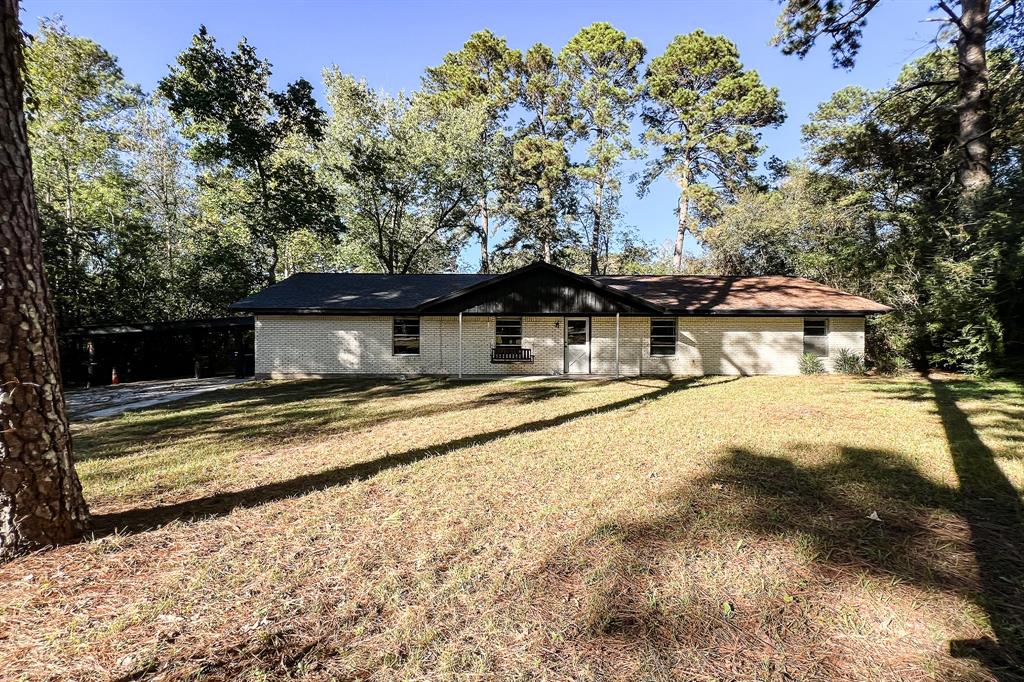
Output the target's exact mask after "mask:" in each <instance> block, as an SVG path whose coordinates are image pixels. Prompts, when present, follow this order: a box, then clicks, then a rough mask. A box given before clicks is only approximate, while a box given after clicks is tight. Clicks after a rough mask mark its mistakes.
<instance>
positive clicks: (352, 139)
mask: <svg viewBox="0 0 1024 682" xmlns="http://www.w3.org/2000/svg"><path fill="white" fill-rule="evenodd" d="M324 80H325V82H326V85H327V100H328V102H329V103H330V106H331V110H332V116H331V121H330V125H329V127H328V139H327V141H326V142H325V145H324V153H325V155H326V156H325V162H326V163H325V166H326V168H325V173H327V174H328V175H329V176H330V177H331V178H332V185H333V186H334V188H335V191H336V192H337V196H338V201H339V205H340V207H341V211H342V214H343V216H344V218H345V222H346V225H347V226H348V229H349V233H348V235H347V241H348V242H349V243H350V244H353V245H355V246H357V247H358V248H359V249H360V250H362V251H363V253H365V254H367V256H368V257H369V258H370V259H371V260H372V262H373V264H374V265H375V267H376V268H379V269H380V270H383V271H384V272H388V273H408V272H423V271H436V270H446V269H453V268H454V267H455V265H456V262H457V258H458V254H459V251H460V249H461V247H462V245H463V244H464V243H465V241H466V239H467V238H468V237H469V235H470V234H471V233H472V230H473V223H472V215H473V210H474V207H475V206H476V202H477V200H478V199H479V195H478V193H477V190H478V189H479V185H478V184H477V181H478V180H479V175H478V174H477V173H476V166H475V165H474V163H473V159H474V155H475V154H476V152H477V147H478V144H479V140H480V137H481V134H482V133H483V131H484V130H485V129H486V127H487V125H488V122H489V112H488V111H487V109H486V107H485V106H483V105H482V104H481V103H476V104H472V105H467V106H460V107H456V106H451V105H439V104H438V103H437V102H429V103H428V102H426V101H424V100H422V99H420V100H413V99H410V98H408V97H406V96H404V95H401V94H400V95H398V96H396V97H389V96H387V95H385V94H382V93H376V92H373V91H371V90H370V89H369V88H368V87H367V85H366V83H365V82H362V81H358V80H356V79H354V78H352V77H351V76H348V75H345V74H343V73H341V71H340V70H339V69H338V68H337V67H333V68H331V69H329V70H327V71H326V73H325V74H324Z"/></svg>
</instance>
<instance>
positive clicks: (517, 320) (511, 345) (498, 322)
mask: <svg viewBox="0 0 1024 682" xmlns="http://www.w3.org/2000/svg"><path fill="white" fill-rule="evenodd" d="M503 321H504V322H505V323H509V322H512V323H516V324H518V325H519V333H518V334H499V333H498V327H499V325H501V324H502V322H503ZM500 336H504V337H514V338H518V339H519V343H498V337H500ZM494 347H495V348H522V347H523V318H521V317H496V318H494Z"/></svg>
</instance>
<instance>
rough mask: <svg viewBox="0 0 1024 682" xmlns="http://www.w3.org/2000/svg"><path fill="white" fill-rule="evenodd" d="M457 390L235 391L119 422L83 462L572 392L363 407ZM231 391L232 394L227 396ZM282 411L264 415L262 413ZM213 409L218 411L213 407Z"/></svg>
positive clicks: (82, 454) (401, 386)
mask: <svg viewBox="0 0 1024 682" xmlns="http://www.w3.org/2000/svg"><path fill="white" fill-rule="evenodd" d="M454 386H457V385H456V384H453V383H452V382H450V381H447V380H444V379H414V380H408V381H401V382H398V381H396V382H387V381H385V382H381V381H380V380H351V379H348V380H346V379H339V380H334V381H324V380H311V381H298V382H289V384H288V385H286V386H274V385H271V386H255V387H244V386H243V387H240V388H239V389H236V390H237V391H238V392H239V394H238V395H235V394H234V392H233V391H232V395H230V396H226V397H227V398H228V399H227V400H225V399H223V397H221V396H210V395H202V396H196V397H194V398H190V399H186V400H181V401H176V402H175V403H174V404H173V406H171V407H165V408H162V409H159V410H154V411H152V412H146V413H142V414H138V413H136V414H133V415H132V418H130V419H122V418H120V417H115V418H113V419H111V420H109V421H106V422H103V423H100V424H96V425H94V426H92V428H90V429H89V430H87V431H85V432H84V433H81V434H79V435H77V437H76V439H75V445H76V448H75V455H76V458H77V459H78V460H79V461H88V460H96V459H114V458H118V457H126V456H131V455H136V454H140V453H143V452H146V451H148V450H152V449H153V447H154V444H155V443H157V444H159V443H161V442H167V443H172V444H174V445H176V446H179V447H180V445H181V443H182V441H183V440H184V441H188V443H189V445H190V447H201V446H203V445H208V444H214V443H216V442H218V441H222V440H224V439H231V438H236V437H240V438H244V439H245V440H246V442H247V443H248V444H249V447H257V446H259V445H260V444H263V443H273V444H274V445H282V444H286V443H288V442H292V441H295V440H298V439H302V438H308V437H310V436H313V435H316V436H327V435H337V434H340V433H347V432H351V431H355V430H361V429H368V428H372V427H375V426H379V425H382V424H386V423H389V422H392V421H396V420H399V419H403V418H410V417H423V416H431V415H435V414H442V413H451V412H457V411H461V410H468V409H476V408H479V407H485V406H488V405H493V404H497V403H507V402H515V403H519V404H521V403H529V402H536V401H540V400H548V399H551V398H556V397H560V396H563V395H567V394H569V393H571V392H572V387H570V386H567V385H558V384H551V383H547V382H539V383H536V384H531V385H529V386H522V387H517V388H515V389H506V390H495V391H491V392H489V393H486V394H484V395H475V396H473V397H472V398H470V399H469V400H465V401H460V402H457V403H451V402H444V401H440V400H439V401H437V402H434V403H431V404H427V405H423V404H417V405H414V406H399V407H396V408H395V409H389V410H382V411H379V412H376V413H374V412H369V413H363V412H362V411H361V410H360V406H361V405H363V404H365V403H367V402H370V401H376V400H381V399H386V398H396V397H397V398H401V397H415V396H421V395H424V394H426V393H428V392H433V391H437V390H439V389H451V388H453V387H454ZM224 393H227V392H224ZM268 407H273V408H276V409H273V410H269V411H264V412H262V413H259V412H258V411H259V410H261V409H263V408H268ZM206 408H211V409H206Z"/></svg>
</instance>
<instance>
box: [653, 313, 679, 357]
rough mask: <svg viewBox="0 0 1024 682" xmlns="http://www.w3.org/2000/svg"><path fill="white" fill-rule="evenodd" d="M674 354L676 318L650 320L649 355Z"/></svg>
mask: <svg viewBox="0 0 1024 682" xmlns="http://www.w3.org/2000/svg"><path fill="white" fill-rule="evenodd" d="M675 354H676V318H674V317H663V318H661V317H654V318H651V355H662V356H665V355H675Z"/></svg>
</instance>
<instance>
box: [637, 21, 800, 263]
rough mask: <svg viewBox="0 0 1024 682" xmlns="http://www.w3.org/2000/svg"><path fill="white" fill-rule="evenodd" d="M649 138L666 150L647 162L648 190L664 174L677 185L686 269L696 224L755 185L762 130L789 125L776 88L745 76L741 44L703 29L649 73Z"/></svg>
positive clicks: (677, 43)
mask: <svg viewBox="0 0 1024 682" xmlns="http://www.w3.org/2000/svg"><path fill="white" fill-rule="evenodd" d="M646 80H647V83H646V84H647V94H648V103H647V105H646V106H645V107H644V113H643V120H644V123H645V124H646V125H647V131H646V132H645V135H644V136H645V139H646V140H647V141H649V142H651V143H652V144H655V145H657V146H659V147H660V148H661V154H660V156H658V157H657V158H655V159H652V160H651V161H650V162H649V163H648V167H647V172H646V173H645V175H644V178H643V180H642V183H641V189H642V190H646V188H648V187H649V186H650V184H651V183H652V182H654V180H655V179H656V178H658V177H660V176H661V175H662V174H664V173H670V174H671V175H672V176H673V177H674V178H675V179H676V181H677V182H678V183H679V188H680V198H679V208H678V220H679V227H678V232H677V236H676V244H677V246H676V253H675V267H676V269H679V268H680V267H681V264H682V243H683V236H684V235H685V233H686V231H687V230H689V231H691V232H692V231H694V225H693V218H694V217H697V216H698V215H700V216H704V218H705V220H707V219H708V218H709V217H713V216H715V215H716V213H717V210H718V207H719V201H718V200H719V197H720V196H721V195H722V194H725V195H726V196H730V195H732V194H734V193H735V192H736V191H738V190H739V189H740V188H741V187H742V186H743V185H744V184H746V183H749V182H750V181H751V180H752V174H753V172H754V169H755V167H756V163H757V156H758V155H759V154H760V153H761V151H762V149H761V147H760V144H759V141H760V133H759V132H758V131H759V129H761V128H764V127H767V126H776V125H779V124H780V123H782V121H783V119H784V114H783V109H782V102H781V100H779V96H778V90H777V89H776V88H769V87H766V86H765V85H763V84H762V83H761V79H760V77H759V76H758V75H757V72H756V71H747V70H744V68H743V64H742V63H741V62H740V60H739V52H738V51H737V49H736V46H735V45H734V44H733V43H732V42H731V41H730V40H728V39H727V38H725V37H723V36H709V35H707V34H706V33H704V32H703V31H701V30H697V31H694V32H693V33H689V34H686V35H680V36H676V37H675V39H674V40H673V41H672V42H671V43H670V44H669V46H668V48H667V49H666V50H665V52H664V54H662V55H660V56H658V57H655V58H654V59H653V60H652V61H651V64H650V66H649V67H648V69H647V76H646Z"/></svg>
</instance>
